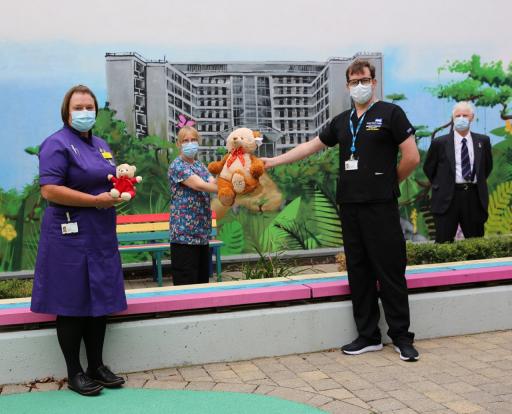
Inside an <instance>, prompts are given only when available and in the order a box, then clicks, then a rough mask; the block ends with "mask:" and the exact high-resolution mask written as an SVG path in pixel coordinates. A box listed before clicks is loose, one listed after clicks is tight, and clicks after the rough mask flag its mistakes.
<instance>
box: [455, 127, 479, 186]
mask: <svg viewBox="0 0 512 414" xmlns="http://www.w3.org/2000/svg"><path fill="white" fill-rule="evenodd" d="M462 138H466V140H467V141H466V146H467V147H468V152H469V163H470V164H471V173H473V164H474V160H475V151H474V150H473V138H471V132H468V134H467V135H466V136H465V137H463V136H462V135H460V134H459V133H458V132H457V131H455V130H454V131H453V139H454V140H455V182H456V183H457V184H464V183H467V182H468V181H466V180H465V179H464V177H463V176H462V161H461V150H462ZM472 182H473V183H476V174H475V178H473V181H472Z"/></svg>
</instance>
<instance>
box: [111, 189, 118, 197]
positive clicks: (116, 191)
mask: <svg viewBox="0 0 512 414" xmlns="http://www.w3.org/2000/svg"><path fill="white" fill-rule="evenodd" d="M110 195H111V196H112V198H118V197H119V190H116V189H115V188H113V189H112V190H110Z"/></svg>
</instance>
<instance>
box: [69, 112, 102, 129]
mask: <svg viewBox="0 0 512 414" xmlns="http://www.w3.org/2000/svg"><path fill="white" fill-rule="evenodd" d="M95 122H96V111H87V110H84V111H73V112H71V126H72V127H73V128H75V129H76V130H77V131H80V132H87V131H89V130H91V129H92V127H93V126H94V123H95Z"/></svg>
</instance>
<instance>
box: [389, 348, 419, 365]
mask: <svg viewBox="0 0 512 414" xmlns="http://www.w3.org/2000/svg"><path fill="white" fill-rule="evenodd" d="M393 346H394V348H395V351H396V352H398V353H399V354H400V359H401V360H402V361H417V360H418V359H420V356H419V355H418V356H417V357H412V358H407V357H404V356H403V355H402V352H401V351H400V348H398V347H397V346H396V345H393Z"/></svg>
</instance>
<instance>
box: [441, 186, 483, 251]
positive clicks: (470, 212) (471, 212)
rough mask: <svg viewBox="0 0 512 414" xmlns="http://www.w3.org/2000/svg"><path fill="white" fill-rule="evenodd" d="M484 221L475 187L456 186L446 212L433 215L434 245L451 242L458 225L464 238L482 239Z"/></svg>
mask: <svg viewBox="0 0 512 414" xmlns="http://www.w3.org/2000/svg"><path fill="white" fill-rule="evenodd" d="M485 220H486V214H485V212H484V210H483V208H482V205H481V204H480V199H479V197H478V189H477V188H476V186H462V185H457V186H456V187H455V193H454V194H453V199H452V203H451V204H450V207H448V210H446V212H445V213H444V214H434V222H435V224H436V243H446V242H453V239H454V237H455V234H456V233H457V227H458V226H459V224H460V227H461V229H462V232H463V233H464V237H465V238H469V237H482V236H483V235H484V223H485Z"/></svg>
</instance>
